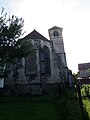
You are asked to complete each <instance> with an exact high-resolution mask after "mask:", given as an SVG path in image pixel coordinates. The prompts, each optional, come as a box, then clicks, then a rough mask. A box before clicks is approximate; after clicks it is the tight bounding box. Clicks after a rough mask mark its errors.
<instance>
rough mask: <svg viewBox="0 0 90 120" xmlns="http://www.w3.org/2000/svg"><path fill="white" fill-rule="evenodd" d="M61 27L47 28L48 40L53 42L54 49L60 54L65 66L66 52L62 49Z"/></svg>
mask: <svg viewBox="0 0 90 120" xmlns="http://www.w3.org/2000/svg"><path fill="white" fill-rule="evenodd" d="M62 30H63V29H62V28H60V27H57V26H54V27H52V28H50V29H49V30H48V32H49V37H50V40H51V41H52V42H53V46H54V51H55V53H56V54H58V56H60V58H61V61H62V63H63V65H64V66H65V67H66V66H67V62H66V53H65V49H64V42H63V37H62Z"/></svg>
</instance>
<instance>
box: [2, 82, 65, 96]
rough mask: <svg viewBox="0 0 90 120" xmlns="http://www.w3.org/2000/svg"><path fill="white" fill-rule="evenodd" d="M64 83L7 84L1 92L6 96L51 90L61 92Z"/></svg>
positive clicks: (40, 93)
mask: <svg viewBox="0 0 90 120" xmlns="http://www.w3.org/2000/svg"><path fill="white" fill-rule="evenodd" d="M62 89H63V85H62V84H60V83H53V84H52V83H48V84H29V85H15V86H5V87H4V88H3V89H2V90H1V91H2V92H0V94H1V95H5V96H30V95H42V94H48V93H50V92H52V93H56V92H57V91H58V92H59V94H61V92H62Z"/></svg>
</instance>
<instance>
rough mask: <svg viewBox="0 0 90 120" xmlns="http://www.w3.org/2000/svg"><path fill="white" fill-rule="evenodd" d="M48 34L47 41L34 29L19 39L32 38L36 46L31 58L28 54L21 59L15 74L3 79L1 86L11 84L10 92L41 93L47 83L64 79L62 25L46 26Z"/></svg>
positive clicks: (65, 75) (65, 66)
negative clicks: (19, 66) (60, 26)
mask: <svg viewBox="0 0 90 120" xmlns="http://www.w3.org/2000/svg"><path fill="white" fill-rule="evenodd" d="M49 37H50V40H48V39H47V38H45V37H44V36H42V35H41V34H40V33H38V32H37V31H36V30H34V31H33V32H31V33H30V34H29V35H27V36H26V37H24V38H23V40H25V39H27V40H30V41H32V43H33V45H34V47H35V49H36V53H35V59H34V58H33V57H31V56H29V57H30V58H29V57H28V58H22V59H21V64H22V67H21V68H20V69H19V70H17V74H18V75H17V76H15V77H12V76H9V77H8V78H7V79H6V80H5V86H10V85H11V89H12V91H13V94H16V95H22V94H41V93H42V91H43V90H44V91H45V90H46V87H47V88H49V87H48V85H50V84H58V83H61V84H62V83H64V82H66V81H67V82H68V80H66V78H67V72H68V69H67V62H66V54H65V50H64V42H63V37H62V28H59V27H56V26H55V27H53V28H51V29H49ZM26 61H27V62H28V64H27V63H26ZM29 62H30V65H29ZM10 79H11V80H10ZM9 81H12V82H9ZM31 92H32V93H31ZM5 94H7V93H5Z"/></svg>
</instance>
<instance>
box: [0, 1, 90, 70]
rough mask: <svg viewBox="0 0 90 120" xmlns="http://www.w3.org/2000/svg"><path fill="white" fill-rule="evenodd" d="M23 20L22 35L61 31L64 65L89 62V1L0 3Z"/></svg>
mask: <svg viewBox="0 0 90 120" xmlns="http://www.w3.org/2000/svg"><path fill="white" fill-rule="evenodd" d="M2 7H4V8H5V11H6V12H7V13H8V14H11V15H13V14H14V15H16V16H18V17H22V18H23V19H24V21H25V22H24V31H26V34H28V33H30V32H31V31H33V29H36V30H37V31H38V32H40V33H41V34H42V35H44V36H45V37H47V38H48V39H49V36H48V29H49V28H51V27H53V26H58V27H62V28H63V40H64V46H65V52H66V57H67V65H68V67H69V69H71V70H72V71H73V72H77V71H78V63H86V62H90V47H89V46H90V0H0V9H1V8H2Z"/></svg>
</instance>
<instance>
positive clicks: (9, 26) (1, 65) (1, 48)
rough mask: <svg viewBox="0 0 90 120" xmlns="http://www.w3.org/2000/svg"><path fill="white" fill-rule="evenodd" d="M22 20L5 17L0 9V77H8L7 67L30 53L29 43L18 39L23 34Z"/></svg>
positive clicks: (31, 46) (5, 14)
mask: <svg viewBox="0 0 90 120" xmlns="http://www.w3.org/2000/svg"><path fill="white" fill-rule="evenodd" d="M23 26H24V20H23V19H22V18H18V17H16V16H14V15H12V16H11V17H10V16H7V13H6V12H4V9H2V12H1V16H0V77H5V76H6V75H8V72H10V71H9V69H7V68H8V67H7V65H9V64H11V63H14V62H15V60H16V58H21V57H25V56H27V55H28V54H30V53H32V51H33V45H32V44H31V42H30V41H28V43H27V40H22V39H20V37H21V35H22V34H23V33H22V31H23Z"/></svg>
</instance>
